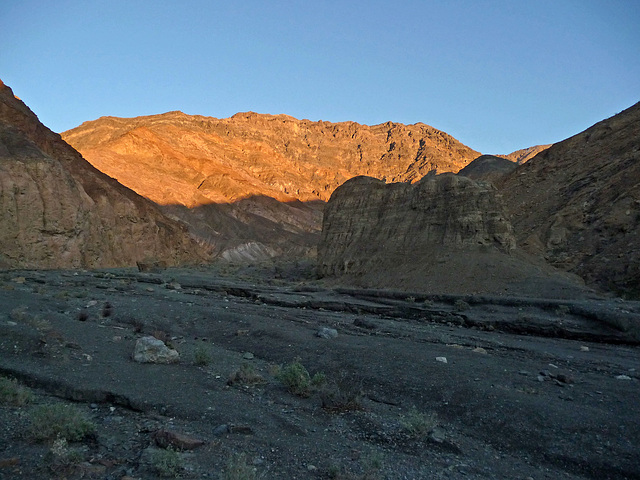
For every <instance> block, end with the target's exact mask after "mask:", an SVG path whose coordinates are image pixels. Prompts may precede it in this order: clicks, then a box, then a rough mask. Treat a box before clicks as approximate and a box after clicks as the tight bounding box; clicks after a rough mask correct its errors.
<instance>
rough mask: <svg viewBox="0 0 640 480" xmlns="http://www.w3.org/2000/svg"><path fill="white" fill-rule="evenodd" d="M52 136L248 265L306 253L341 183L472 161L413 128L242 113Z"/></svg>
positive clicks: (404, 177) (449, 141)
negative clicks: (57, 137)
mask: <svg viewBox="0 0 640 480" xmlns="http://www.w3.org/2000/svg"><path fill="white" fill-rule="evenodd" d="M63 138H64V139H65V140H67V141H68V142H69V143H70V144H72V145H73V146H74V147H75V148H77V149H78V150H79V151H80V152H81V153H82V154H83V155H84V156H85V158H87V159H88V160H89V161H90V162H91V163H92V164H93V165H94V166H95V167H96V168H98V169H100V170H101V171H103V172H105V173H107V174H108V175H110V176H113V177H115V178H117V179H118V181H120V182H121V183H123V184H125V185H127V186H128V187H130V188H132V189H133V190H135V191H136V192H137V193H139V194H140V195H143V196H145V197H147V198H149V199H151V200H153V201H154V202H156V203H158V204H160V205H162V206H163V210H164V211H165V212H167V213H169V214H171V215H173V216H175V217H176V218H180V219H181V220H183V221H184V222H185V223H187V224H189V225H190V229H191V231H192V233H194V234H196V235H197V236H198V237H199V238H200V239H202V240H203V241H205V242H207V243H208V244H209V245H211V247H212V248H213V250H214V252H216V253H217V254H218V255H220V256H222V257H225V258H226V257H233V258H236V259H241V258H246V259H251V260H254V259H258V258H264V257H269V256H275V255H280V254H286V253H287V252H289V253H294V254H307V253H309V252H312V251H313V249H314V247H315V245H316V244H317V242H318V238H319V232H320V229H321V222H322V208H323V204H324V202H325V201H326V200H328V199H329V196H330V195H331V193H332V192H333V190H334V189H335V188H336V187H338V186H339V185H341V184H342V183H344V182H345V181H346V180H348V179H349V178H352V177H354V176H357V175H371V176H375V177H378V178H386V179H388V180H389V181H415V180H417V179H419V178H420V177H422V176H423V175H424V174H426V173H427V172H429V171H431V170H436V171H439V172H443V171H458V170H459V169H460V168H462V167H464V166H465V165H466V164H467V163H469V162H470V161H471V160H472V159H473V158H475V157H476V156H477V155H478V154H477V152H474V151H473V150H471V149H469V148H468V147H465V146H464V145H462V144H461V143H460V142H458V141H457V140H455V139H454V138H452V137H451V136H449V135H447V134H446V133H443V132H440V131H438V130H436V129H434V128H432V127H429V126H427V125H424V124H416V125H401V124H395V123H391V122H388V123H385V124H381V125H376V126H373V127H370V126H366V125H359V124H357V123H353V122H345V123H329V122H322V121H320V122H311V121H309V120H297V119H295V118H293V117H289V116H286V115H260V114H256V113H251V112H249V113H239V114H237V115H234V116H233V117H231V118H226V119H216V118H211V117H202V116H192V115H186V114H184V113H181V112H169V113H166V114H162V115H153V116H147V117H137V118H114V117H103V118H100V119H98V120H96V121H92V122H85V123H83V124H82V125H81V126H79V127H77V128H74V129H72V130H69V131H67V132H65V133H63ZM274 200H275V201H274ZM243 252H244V253H243Z"/></svg>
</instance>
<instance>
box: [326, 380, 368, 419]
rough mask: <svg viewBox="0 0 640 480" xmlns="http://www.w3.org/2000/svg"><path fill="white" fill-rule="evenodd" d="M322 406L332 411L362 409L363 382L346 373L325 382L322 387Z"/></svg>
mask: <svg viewBox="0 0 640 480" xmlns="http://www.w3.org/2000/svg"><path fill="white" fill-rule="evenodd" d="M320 400H321V402H322V408H324V409H325V410H329V411H331V412H349V411H353V410H360V409H362V383H361V382H358V381H355V380H354V379H352V378H349V377H347V376H346V375H341V376H339V377H338V378H337V379H335V380H331V381H328V382H325V384H324V385H323V386H322V388H320Z"/></svg>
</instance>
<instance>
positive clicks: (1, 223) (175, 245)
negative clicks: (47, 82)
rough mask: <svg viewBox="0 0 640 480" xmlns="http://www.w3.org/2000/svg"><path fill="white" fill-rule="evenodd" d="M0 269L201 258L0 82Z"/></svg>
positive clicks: (175, 229)
mask: <svg viewBox="0 0 640 480" xmlns="http://www.w3.org/2000/svg"><path fill="white" fill-rule="evenodd" d="M0 211H1V212H2V213H1V217H0V247H1V251H0V266H2V267H3V268H85V267H87V268H89V267H115V266H132V265H135V263H136V261H142V260H144V259H146V258H153V259H155V260H159V261H164V262H167V263H168V264H171V265H175V264H179V263H192V262H197V261H200V260H202V259H203V258H204V255H205V254H204V251H203V250H202V249H201V248H200V246H199V245H198V244H197V243H196V242H195V241H194V240H192V239H191V237H190V236H189V235H188V232H187V231H186V228H185V227H184V226H183V225H181V224H179V223H176V222H174V221H173V220H170V219H169V218H167V217H166V216H164V215H163V214H162V213H161V212H160V211H159V210H158V209H157V208H156V206H155V205H154V204H153V203H152V202H150V201H148V200H146V199H144V198H142V197H140V196H139V195H137V194H136V193H135V192H133V191H132V190H129V189H128V188H126V187H124V186H122V185H120V184H119V183H118V182H117V181H115V180H114V179H112V178H110V177H108V176H107V175H105V174H103V173H101V172H99V171H98V170H96V169H95V168H94V167H93V166H91V165H90V164H89V163H88V162H87V161H85V160H84V159H83V158H82V156H81V155H80V154H79V153H78V152H77V151H75V150H74V149H73V148H72V147H70V146H69V145H67V144H66V143H65V142H64V141H63V140H62V139H61V138H60V136H59V135H58V134H55V133H53V132H52V131H50V130H49V129H48V128H46V127H45V126H44V125H42V124H41V123H40V122H39V120H38V118H37V117H36V115H35V114H34V113H33V112H32V111H31V110H30V109H29V108H28V107H27V106H26V105H25V104H24V103H23V102H22V101H21V100H19V99H18V98H16V97H15V96H14V95H13V92H12V91H11V89H10V88H9V87H7V86H6V85H4V83H2V82H0Z"/></svg>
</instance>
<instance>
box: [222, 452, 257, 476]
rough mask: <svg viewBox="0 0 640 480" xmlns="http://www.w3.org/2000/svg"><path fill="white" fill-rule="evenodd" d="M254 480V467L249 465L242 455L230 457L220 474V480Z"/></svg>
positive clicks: (255, 471) (255, 474) (255, 473)
mask: <svg viewBox="0 0 640 480" xmlns="http://www.w3.org/2000/svg"><path fill="white" fill-rule="evenodd" d="M256 478H258V476H257V470H256V467H254V466H252V465H249V463H248V462H247V456H246V455H245V454H244V453H240V454H233V455H231V457H229V460H228V461H227V465H226V466H225V469H224V470H223V471H222V473H221V474H220V480H255V479H256Z"/></svg>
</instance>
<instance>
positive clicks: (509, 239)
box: [318, 174, 573, 297]
mask: <svg viewBox="0 0 640 480" xmlns="http://www.w3.org/2000/svg"><path fill="white" fill-rule="evenodd" d="M514 250H515V237H514V235H513V232H512V227H511V224H510V222H509V220H508V218H507V213H506V210H505V208H504V206H503V204H502V200H501V198H500V195H499V194H498V192H497V190H496V189H495V187H494V186H493V185H492V184H490V183H485V182H476V181H473V180H471V179H469V178H466V177H464V176H457V175H453V174H444V175H437V176H436V175H428V176H426V177H424V178H423V179H422V180H420V181H419V182H417V183H415V184H413V185H412V184H409V183H396V184H389V185H387V184H385V183H384V182H381V181H379V180H376V179H373V178H369V177H359V178H356V179H353V180H350V181H348V182H346V183H345V184H344V185H342V186H341V187H340V188H338V189H337V190H336V191H335V192H334V194H333V195H332V197H331V200H330V201H329V203H328V204H327V207H326V210H325V216H324V225H323V229H322V241H321V243H320V245H319V247H318V273H319V274H320V276H323V277H334V278H338V281H339V282H343V283H351V284H354V283H355V284H358V285H361V286H366V287H385V288H396V289H405V290H410V291H417V292H429V293H456V294H460V293H472V292H473V293H494V294H505V293H510V294H518V295H522V294H526V295H541V296H548V297H552V296H555V295H557V294H560V292H563V293H564V294H566V291H565V287H567V288H573V286H571V287H568V285H569V284H571V281H568V280H567V279H566V278H565V277H562V278H560V277H558V278H555V277H554V273H553V272H549V270H550V269H545V267H544V266H541V265H534V264H532V263H531V260H530V259H525V258H523V256H521V255H518V254H517V252H515V251H514ZM565 283H566V285H564V284H565ZM561 284H562V285H561ZM554 290H555V292H554Z"/></svg>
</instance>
